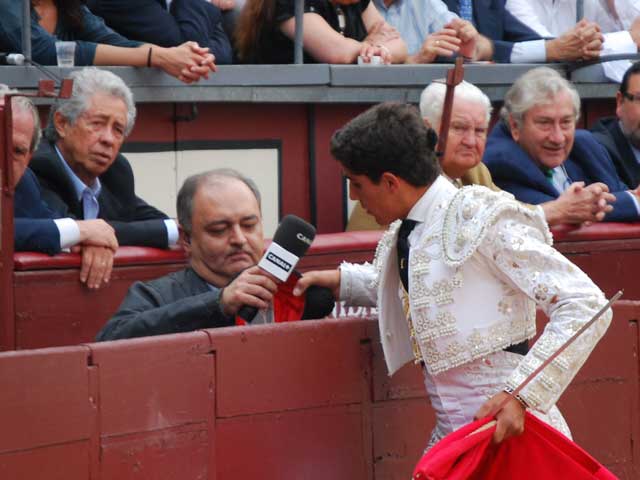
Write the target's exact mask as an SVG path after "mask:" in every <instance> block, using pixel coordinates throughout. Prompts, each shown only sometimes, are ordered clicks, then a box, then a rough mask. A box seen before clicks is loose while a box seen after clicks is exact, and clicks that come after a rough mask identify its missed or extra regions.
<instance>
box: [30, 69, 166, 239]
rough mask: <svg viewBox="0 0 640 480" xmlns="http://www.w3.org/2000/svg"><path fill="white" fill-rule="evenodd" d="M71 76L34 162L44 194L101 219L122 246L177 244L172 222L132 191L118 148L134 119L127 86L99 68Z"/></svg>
mask: <svg viewBox="0 0 640 480" xmlns="http://www.w3.org/2000/svg"><path fill="white" fill-rule="evenodd" d="M71 78H72V79H73V81H74V83H73V93H72V95H71V98H69V99H63V100H60V101H58V103H56V104H55V105H54V106H53V107H52V113H51V116H50V122H49V126H48V127H47V131H46V132H45V133H46V137H47V138H46V141H44V142H42V145H41V146H40V148H38V150H37V151H36V152H35V154H34V157H33V160H32V162H31V168H32V169H33V171H34V172H35V173H36V175H37V176H38V180H39V181H40V183H41V185H42V188H43V196H44V198H45V200H46V201H47V203H48V204H49V205H50V206H51V207H53V208H56V209H58V210H60V211H63V212H68V214H69V215H71V216H73V217H74V218H78V219H84V220H89V219H94V218H101V219H103V220H105V221H106V222H107V223H109V224H110V225H111V226H112V227H113V228H114V229H115V232H116V237H117V238H118V242H119V244H120V245H137V246H147V247H158V248H167V247H169V246H171V245H173V244H175V243H176V241H177V239H178V227H177V224H176V222H175V221H174V220H172V219H169V218H168V217H167V216H166V215H165V214H164V213H162V212H161V211H159V210H158V209H156V208H154V207H152V206H151V205H149V204H147V203H146V202H145V201H144V200H142V199H141V198H139V197H138V196H137V195H136V193H135V183H134V177H133V170H132V168H131V165H130V164H129V162H128V161H127V159H126V158H125V157H124V156H123V155H121V154H120V147H121V146H122V143H123V142H124V139H125V138H126V136H127V135H128V134H129V132H130V131H131V129H132V128H133V124H134V121H135V115H136V109H135V104H134V102H133V95H132V93H131V90H129V87H127V86H126V85H125V83H124V82H123V81H122V79H121V78H120V77H118V76H116V75H115V74H113V73H111V72H108V71H105V70H98V69H96V68H86V69H84V70H79V71H75V72H73V73H72V74H71Z"/></svg>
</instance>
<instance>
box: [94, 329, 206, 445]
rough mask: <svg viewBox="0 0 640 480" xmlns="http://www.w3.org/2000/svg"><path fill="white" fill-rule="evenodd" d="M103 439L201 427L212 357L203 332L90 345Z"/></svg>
mask: <svg viewBox="0 0 640 480" xmlns="http://www.w3.org/2000/svg"><path fill="white" fill-rule="evenodd" d="M90 347H91V360H92V365H94V366H97V367H98V369H99V372H100V373H99V385H100V412H99V414H100V429H101V436H102V438H103V441H104V439H105V437H112V436H117V435H123V434H130V433H139V432H151V431H155V430H161V429H167V428H170V427H178V426H183V425H188V424H193V423H203V422H204V423H206V422H207V415H208V412H209V408H208V405H209V403H210V402H213V399H214V386H213V381H214V377H213V371H214V358H213V355H211V354H210V353H209V352H210V344H209V337H208V336H207V334H206V333H205V332H201V331H200V332H193V333H185V334H179V335H161V336H157V337H147V338H142V339H135V340H124V341H115V342H104V343H96V344H91V345H90Z"/></svg>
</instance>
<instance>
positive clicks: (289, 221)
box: [220, 215, 316, 322]
mask: <svg viewBox="0 0 640 480" xmlns="http://www.w3.org/2000/svg"><path fill="white" fill-rule="evenodd" d="M315 234H316V231H315V228H314V227H313V226H312V225H310V224H309V223H307V222H305V221H304V220H302V219H301V218H299V217H296V216H295V215H287V216H286V217H284V218H283V219H282V221H281V222H280V225H279V226H278V229H277V230H276V233H275V235H274V236H273V241H272V242H271V245H270V246H269V248H268V249H267V251H266V252H265V254H264V255H263V257H262V259H261V260H260V262H259V263H258V265H257V266H255V267H251V268H248V269H247V270H245V271H244V272H242V273H241V274H240V275H239V276H238V277H237V278H236V279H234V280H233V281H232V282H231V283H230V284H229V285H228V286H227V287H225V288H224V290H223V292H222V296H221V299H220V300H221V303H222V305H223V309H224V312H225V313H226V314H233V313H236V312H237V315H238V316H240V317H242V318H243V319H244V320H246V321H247V322H251V320H253V317H255V315H256V313H257V312H258V310H259V309H262V308H267V307H268V306H269V303H270V302H271V299H272V297H273V294H274V293H275V291H276V290H277V285H276V282H274V281H273V280H272V278H270V277H275V278H276V279H278V280H280V281H282V282H284V281H286V280H287V278H289V275H290V274H291V272H293V270H294V268H295V266H296V265H297V263H298V261H299V260H300V258H301V257H303V256H304V254H305V253H306V252H307V249H308V248H309V246H310V245H311V243H312V242H313V239H314V238H315ZM263 272H267V273H268V274H269V276H267V275H265V274H264V273H263ZM239 305H242V307H241V308H239V309H238V306H239Z"/></svg>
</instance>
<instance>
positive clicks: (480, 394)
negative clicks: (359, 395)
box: [294, 104, 611, 446]
mask: <svg viewBox="0 0 640 480" xmlns="http://www.w3.org/2000/svg"><path fill="white" fill-rule="evenodd" d="M434 144H435V134H434V133H433V132H432V131H428V129H427V128H426V127H425V125H424V122H423V121H422V118H420V116H419V114H418V112H417V111H416V110H415V109H414V108H413V107H411V106H409V105H401V104H382V105H378V106H376V107H373V108H372V109H370V110H368V111H367V112H365V113H363V114H361V115H359V116H358V117H356V118H355V119H354V120H352V121H351V122H349V124H347V125H346V126H345V127H343V128H342V129H340V130H338V131H337V132H336V133H335V134H334V136H333V138H332V140H331V153H332V154H333V156H334V157H335V158H336V159H337V160H338V161H339V162H340V164H341V166H342V169H343V171H344V174H345V176H346V177H347V178H348V179H349V193H350V196H351V198H352V199H354V200H360V202H361V203H362V205H363V206H364V208H365V209H367V211H368V212H370V213H371V214H373V216H374V217H375V219H376V221H378V223H381V224H389V223H391V225H390V227H389V230H388V231H387V232H386V233H385V235H384V236H383V237H382V239H381V240H380V243H379V245H378V249H377V251H376V257H375V259H374V261H373V264H364V265H354V264H349V263H344V264H342V265H341V266H340V269H339V270H332V271H316V272H309V273H305V275H304V276H303V277H302V279H301V280H299V281H298V284H297V286H296V289H295V290H294V293H301V292H303V291H304V290H305V288H307V287H308V286H309V285H322V286H325V287H327V288H331V289H333V290H334V293H335V294H336V296H337V297H339V299H340V300H344V301H345V302H346V303H347V304H350V305H374V304H376V305H377V306H378V311H379V319H378V322H379V327H380V340H381V342H382V347H383V351H384V356H385V359H386V363H387V367H388V370H389V372H390V374H393V373H394V372H396V371H397V370H398V369H400V367H402V366H403V365H405V364H406V363H408V362H410V361H413V362H415V363H419V364H421V365H422V366H423V372H424V376H425V386H426V389H427V393H428V395H429V397H430V399H431V404H432V406H433V408H434V410H435V413H436V427H435V430H434V431H433V434H432V437H431V441H430V443H429V445H430V446H431V445H433V444H434V443H435V442H436V441H438V440H440V439H441V438H442V437H444V436H445V435H447V434H448V433H450V432H452V431H453V430H455V429H457V428H459V427H461V426H462V425H464V424H466V423H468V422H470V421H471V420H472V419H473V418H474V417H482V416H485V415H488V414H490V413H495V414H496V419H497V422H498V425H497V428H496V431H495V434H494V440H495V441H497V442H499V441H502V440H503V439H505V438H507V437H509V436H511V435H515V434H518V433H520V432H522V430H523V428H524V412H525V408H530V409H531V410H533V411H534V412H536V413H537V414H539V415H541V416H542V417H543V418H544V419H545V420H546V421H547V422H548V423H550V424H551V425H553V426H554V427H555V428H557V429H559V430H561V431H563V432H565V434H568V433H569V432H568V429H567V426H566V424H565V422H564V420H563V419H562V416H561V415H560V413H559V412H558V410H557V409H556V408H555V406H554V404H555V402H556V401H557V399H558V397H559V396H560V394H561V393H562V392H563V390H564V389H565V388H566V386H567V385H568V384H569V382H570V381H571V379H572V378H573V376H574V375H575V373H576V372H577V370H578V369H579V368H580V366H581V365H582V364H583V362H584V361H585V359H586V358H587V356H588V355H589V353H590V352H591V350H592V348H593V347H594V345H595V343H596V342H597V341H598V339H599V338H600V337H601V336H602V335H603V333H604V331H605V330H606V328H607V325H608V323H609V322H610V319H611V314H610V312H609V313H607V314H606V317H605V318H604V319H601V321H600V322H599V323H596V324H595V325H594V326H593V327H592V329H590V330H588V333H587V334H586V336H584V337H582V338H581V342H580V343H579V346H576V348H572V349H571V352H565V353H563V354H562V355H561V356H560V357H559V358H558V362H557V363H556V362H553V363H552V364H551V365H550V366H549V367H547V369H546V370H545V371H544V372H543V373H542V374H541V375H539V376H537V377H536V378H535V379H534V380H533V381H532V383H530V384H529V385H527V387H525V388H524V389H523V390H522V391H521V394H520V395H519V396H517V397H515V396H512V392H513V391H514V389H515V388H516V387H517V386H519V384H520V383H521V382H522V381H523V380H524V378H525V377H526V376H527V375H528V373H530V372H531V371H532V370H533V369H534V368H535V367H536V366H538V365H539V364H540V363H541V362H542V361H544V360H545V359H546V358H547V357H548V356H549V355H551V353H553V352H554V350H555V349H556V348H558V347H559V346H560V345H561V344H562V343H563V342H564V341H565V340H566V339H568V338H569V337H570V336H571V335H572V334H573V333H574V332H575V331H576V330H577V329H578V328H580V326H581V325H583V324H584V323H585V322H586V321H588V320H589V318H590V316H591V315H593V314H594V313H595V312H597V311H598V310H599V309H600V308H601V307H602V305H603V304H604V302H605V300H604V297H603V295H602V292H600V290H599V289H598V288H597V287H596V286H595V285H594V284H593V283H592V282H591V280H589V278H588V277H587V276H586V275H585V274H584V273H583V272H582V271H580V270H579V269H578V268H577V267H576V266H574V265H573V264H571V263H570V262H569V261H568V260H567V259H566V258H565V257H563V256H562V255H561V254H560V253H558V252H557V251H555V250H554V249H553V248H552V247H551V246H550V243H551V235H550V233H549V231H548V229H547V224H546V221H545V219H544V218H543V217H542V215H541V212H540V210H539V209H534V208H531V207H528V206H525V205H523V204H521V203H519V202H516V201H514V200H513V198H512V197H511V196H510V195H506V194H505V193H503V192H493V191H491V190H489V189H487V188H485V187H479V186H474V187H467V188H465V189H462V190H458V189H456V188H455V186H453V185H452V184H451V182H450V181H448V180H447V179H446V178H445V177H443V176H441V175H439V172H440V168H439V165H438V163H437V162H436V159H435V155H434V152H433V147H434ZM400 220H402V221H400ZM532 299H533V300H535V303H534V301H533V300H532ZM536 304H537V306H538V307H539V308H541V309H542V310H544V311H545V313H546V314H547V315H548V316H549V318H550V324H549V326H548V327H547V328H545V330H544V332H543V333H542V335H541V337H540V338H539V339H538V341H537V342H536V344H535V345H534V346H533V347H532V349H531V350H530V351H529V352H528V353H526V350H527V349H526V345H525V346H523V345H522V342H524V341H526V340H527V339H530V338H532V337H533V335H535V328H536V327H535V323H536V322H535V317H536V309H535V306H536ZM574 345H575V344H574ZM503 402H505V403H504V404H503Z"/></svg>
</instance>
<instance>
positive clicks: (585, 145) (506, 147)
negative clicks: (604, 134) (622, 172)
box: [483, 67, 639, 222]
mask: <svg viewBox="0 0 640 480" xmlns="http://www.w3.org/2000/svg"><path fill="white" fill-rule="evenodd" d="M501 116H502V122H500V123H498V124H497V125H496V126H495V128H494V129H493V131H492V132H491V135H490V136H489V140H488V141H487V149H486V151H485V153H484V157H483V161H484V163H485V164H486V165H487V167H488V168H489V170H490V171H491V176H492V177H493V181H494V182H495V183H496V185H498V186H499V187H500V188H502V189H503V190H506V191H508V192H511V193H513V194H514V195H515V196H516V198H517V199H518V200H520V201H522V202H527V203H532V204H540V203H544V202H547V201H549V200H553V199H555V198H558V197H560V195H561V194H562V193H563V192H565V191H566V190H567V189H570V188H571V186H572V184H573V182H584V183H585V184H586V185H590V184H592V183H595V182H602V183H604V184H606V185H607V186H608V187H609V191H610V192H612V193H613V195H614V196H615V197H616V202H615V205H614V207H613V210H612V211H611V212H609V213H607V214H606V216H605V218H604V220H605V221H609V222H630V221H636V220H637V219H638V212H639V208H638V197H637V193H636V192H635V191H632V190H629V189H628V187H627V186H626V185H625V184H624V183H622V181H621V180H620V178H619V177H618V174H617V173H616V170H615V168H614V166H613V163H612V162H611V159H610V158H609V155H608V154H607V151H606V150H605V149H604V147H602V145H600V144H599V143H598V142H597V141H596V140H595V138H593V135H592V134H591V133H590V132H588V131H585V130H576V122H577V121H578V118H579V117H580V97H579V96H578V92H577V91H576V90H575V89H574V88H573V86H572V85H571V84H570V83H569V82H568V81H567V80H566V79H564V78H563V77H562V76H561V75H560V74H559V73H558V72H557V71H556V70H552V69H550V68H548V67H539V68H536V69H533V70H529V71H528V72H527V73H525V74H524V75H522V76H521V77H520V78H519V79H518V80H517V81H516V82H515V83H514V84H513V86H512V87H511V88H510V89H509V91H508V92H507V93H506V95H505V99H504V106H503V107H502V111H501Z"/></svg>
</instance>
